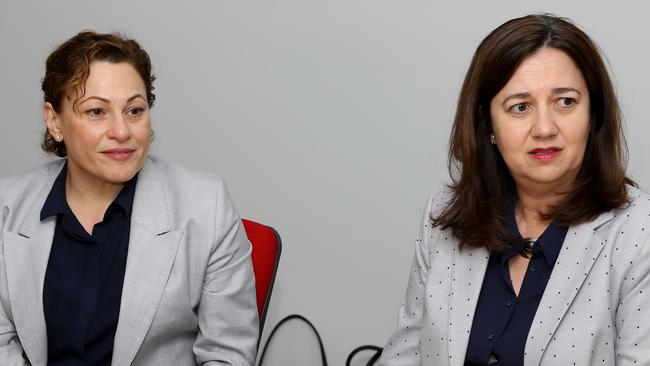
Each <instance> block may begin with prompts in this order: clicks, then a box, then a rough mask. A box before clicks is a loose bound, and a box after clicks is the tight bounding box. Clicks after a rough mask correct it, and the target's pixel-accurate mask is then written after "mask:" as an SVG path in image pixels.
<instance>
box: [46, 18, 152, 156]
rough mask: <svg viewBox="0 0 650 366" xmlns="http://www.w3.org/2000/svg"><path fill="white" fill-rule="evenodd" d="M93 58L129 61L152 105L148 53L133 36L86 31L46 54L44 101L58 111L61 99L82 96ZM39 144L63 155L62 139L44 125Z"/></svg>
mask: <svg viewBox="0 0 650 366" xmlns="http://www.w3.org/2000/svg"><path fill="white" fill-rule="evenodd" d="M96 61H108V62H112V63H119V62H127V63H129V64H131V66H133V68H135V70H136V71H137V72H138V74H139V75H140V77H141V78H142V81H143V82H144V85H145V89H146V93H147V102H148V104H149V107H150V108H151V107H152V106H153V104H154V101H155V100H156V95H155V94H154V93H153V89H154V86H153V82H154V80H155V79H156V78H155V76H154V75H153V73H152V71H151V60H150V58H149V54H147V52H146V51H145V50H144V49H143V48H142V47H141V46H140V44H138V42H136V41H135V40H133V39H128V38H126V37H124V36H122V35H120V34H109V33H96V32H94V31H90V30H86V31H82V32H80V33H78V34H76V35H75V36H74V37H72V38H70V39H69V40H67V41H65V42H64V43H62V44H61V45H60V46H58V47H57V48H56V49H55V50H54V51H53V52H52V53H51V54H50V55H49V56H48V58H47V61H46V62H45V77H43V83H42V85H41V89H42V90H43V97H44V100H45V102H49V103H50V104H52V107H53V108H54V110H55V111H57V112H58V111H59V109H60V106H61V102H62V101H63V98H73V97H74V96H75V95H76V98H77V99H76V100H79V99H80V98H81V97H82V96H83V95H84V86H85V84H86V79H88V75H89V74H90V64H92V63H93V62H96ZM76 100H74V102H76ZM74 104H75V103H73V106H74ZM41 147H42V148H43V150H45V152H48V153H53V154H55V155H57V156H60V157H64V156H66V155H67V151H66V149H65V144H64V142H63V141H56V140H55V139H54V138H53V137H52V135H50V133H49V132H48V130H47V128H46V129H45V133H44V134H43V142H42V143H41Z"/></svg>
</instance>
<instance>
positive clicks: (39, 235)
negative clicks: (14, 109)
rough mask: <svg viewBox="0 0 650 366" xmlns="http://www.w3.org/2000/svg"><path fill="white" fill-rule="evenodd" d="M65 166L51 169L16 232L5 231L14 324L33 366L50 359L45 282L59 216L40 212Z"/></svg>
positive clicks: (6, 267)
mask: <svg viewBox="0 0 650 366" xmlns="http://www.w3.org/2000/svg"><path fill="white" fill-rule="evenodd" d="M62 167H63V163H62V162H61V163H60V164H59V165H58V166H55V167H54V169H52V170H50V172H49V176H48V177H47V178H46V180H45V182H44V184H43V186H42V188H41V190H40V191H39V192H38V193H37V194H36V198H35V199H34V200H33V203H32V204H31V206H29V209H28V210H27V211H26V214H25V216H23V217H24V219H23V221H22V222H21V223H20V226H18V230H17V232H15V233H14V232H10V231H8V230H4V231H3V232H2V236H3V241H4V244H3V245H4V257H5V271H6V273H7V285H8V289H9V299H10V302H11V312H12V314H13V320H14V326H15V328H16V332H17V333H18V337H19V338H20V343H21V345H22V347H23V350H24V351H25V354H26V355H27V357H28V358H29V361H30V363H31V364H32V365H34V366H41V365H43V366H44V365H45V364H46V363H47V330H46V327H45V314H44V312H43V284H44V282H45V271H46V270H47V262H48V260H49V257H50V249H51V248H52V239H53V238H54V229H55V227H56V217H54V216H53V217H49V218H47V219H45V220H43V221H42V222H41V221H40V215H41V209H42V208H43V203H44V202H45V198H46V197H47V195H48V194H49V192H50V189H51V188H52V184H53V183H54V179H55V178H56V177H57V175H58V174H59V172H60V171H61V168H62Z"/></svg>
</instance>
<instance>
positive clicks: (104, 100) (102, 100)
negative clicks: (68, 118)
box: [78, 94, 147, 104]
mask: <svg viewBox="0 0 650 366" xmlns="http://www.w3.org/2000/svg"><path fill="white" fill-rule="evenodd" d="M136 98H142V99H144V100H145V101H146V100H147V98H145V97H144V96H143V95H142V94H136V95H134V96H132V97H131V98H129V99H127V100H126V102H127V103H128V102H130V101H132V100H133V99H136ZM91 99H97V100H99V101H101V102H104V103H107V104H108V103H110V102H111V101H110V100H108V99H106V98H102V97H98V96H90V97H88V98H86V99H84V100H82V101H80V102H79V103H78V104H83V103H86V102H87V101H89V100H91Z"/></svg>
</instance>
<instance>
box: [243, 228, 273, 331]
mask: <svg viewBox="0 0 650 366" xmlns="http://www.w3.org/2000/svg"><path fill="white" fill-rule="evenodd" d="M241 221H242V223H243V224H244V229H245V230H246V235H247V236H248V240H249V241H250V242H251V245H252V246H253V252H252V254H251V257H252V260H253V272H255V292H256V293H257V310H258V312H259V317H260V337H261V336H262V328H263V327H264V320H265V319H266V310H267V309H268V307H269V302H270V300H271V292H272V290H273V283H274V282H275V273H276V272H277V270H278V264H279V263H280V254H281V253H282V241H281V240H280V235H279V234H278V232H277V231H275V229H273V228H272V227H270V226H266V225H262V224H260V223H257V222H255V221H250V220H246V219H242V220H241ZM258 343H259V340H258Z"/></svg>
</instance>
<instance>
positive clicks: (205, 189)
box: [136, 157, 236, 218]
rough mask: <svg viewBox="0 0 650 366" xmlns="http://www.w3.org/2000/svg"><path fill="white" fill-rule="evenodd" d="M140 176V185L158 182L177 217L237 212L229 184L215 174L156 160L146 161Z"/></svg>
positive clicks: (208, 215) (152, 158)
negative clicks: (227, 185) (229, 191)
mask: <svg viewBox="0 0 650 366" xmlns="http://www.w3.org/2000/svg"><path fill="white" fill-rule="evenodd" d="M141 173H142V175H141V176H140V177H139V178H138V185H140V184H143V185H151V184H152V182H159V183H160V184H161V186H162V187H163V190H164V194H165V197H166V199H167V202H168V204H169V206H170V210H171V212H172V214H173V215H175V216H178V215H183V214H186V215H192V216H194V215H200V216H202V217H206V218H208V217H214V216H221V215H224V214H228V215H230V214H231V213H233V214H235V213H236V210H235V208H234V205H233V204H232V202H231V200H230V195H229V193H228V189H227V187H226V183H225V182H224V180H223V179H221V178H220V177H218V176H216V175H213V174H209V173H205V172H201V171H196V170H192V169H188V168H185V167H183V166H180V165H179V164H177V163H173V162H168V161H164V160H161V159H159V158H156V157H151V158H150V159H149V160H148V161H147V163H146V164H145V166H144V168H143V169H142V171H141ZM141 178H142V179H141ZM136 192H137V191H136ZM136 194H137V193H136Z"/></svg>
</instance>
